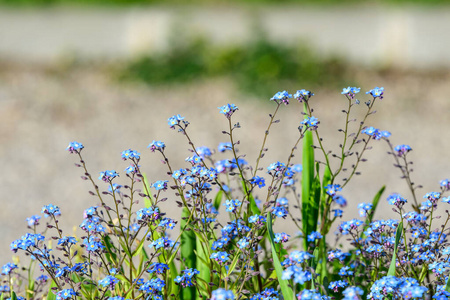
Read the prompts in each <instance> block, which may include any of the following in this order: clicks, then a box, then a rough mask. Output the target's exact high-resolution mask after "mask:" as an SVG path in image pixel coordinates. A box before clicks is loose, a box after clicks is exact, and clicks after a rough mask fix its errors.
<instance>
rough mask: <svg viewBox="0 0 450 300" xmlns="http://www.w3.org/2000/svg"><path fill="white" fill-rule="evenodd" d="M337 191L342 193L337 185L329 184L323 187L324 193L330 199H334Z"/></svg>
mask: <svg viewBox="0 0 450 300" xmlns="http://www.w3.org/2000/svg"><path fill="white" fill-rule="evenodd" d="M339 191H342V188H341V186H340V185H339V184H329V185H327V186H325V192H326V193H327V194H328V195H330V196H331V197H334V196H335V195H336V193H337V192H339Z"/></svg>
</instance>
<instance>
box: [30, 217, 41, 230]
mask: <svg viewBox="0 0 450 300" xmlns="http://www.w3.org/2000/svg"><path fill="white" fill-rule="evenodd" d="M40 219H41V216H38V215H33V216H31V217H29V218H27V223H28V226H30V227H31V226H37V225H39V220H40Z"/></svg>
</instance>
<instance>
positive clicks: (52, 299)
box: [47, 280, 57, 300]
mask: <svg viewBox="0 0 450 300" xmlns="http://www.w3.org/2000/svg"><path fill="white" fill-rule="evenodd" d="M54 287H57V285H56V283H55V282H54V281H53V280H52V282H51V283H50V288H49V289H48V294H47V300H56V295H55V294H54V293H53V288H54Z"/></svg>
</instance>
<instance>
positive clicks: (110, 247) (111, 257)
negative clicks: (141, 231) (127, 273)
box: [102, 235, 117, 265]
mask: <svg viewBox="0 0 450 300" xmlns="http://www.w3.org/2000/svg"><path fill="white" fill-rule="evenodd" d="M102 240H103V244H104V245H105V248H106V251H107V253H106V255H105V256H106V259H107V260H108V261H109V262H110V263H112V264H113V265H116V263H117V254H116V253H115V252H114V250H116V247H115V246H114V244H113V243H112V241H111V238H110V237H109V236H108V235H105V236H103V238H102Z"/></svg>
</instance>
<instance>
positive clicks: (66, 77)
mask: <svg viewBox="0 0 450 300" xmlns="http://www.w3.org/2000/svg"><path fill="white" fill-rule="evenodd" d="M359 78H361V81H360V84H361V88H362V90H364V91H366V90H368V89H370V88H372V87H374V86H384V87H385V89H386V97H385V99H384V100H382V101H381V103H378V105H377V110H378V113H377V114H375V115H373V116H372V117H371V118H370V119H369V121H368V125H373V126H375V127H378V128H381V129H383V130H389V131H391V132H392V139H391V140H392V142H393V143H394V144H403V143H409V144H410V145H411V147H412V148H413V149H414V151H413V152H412V153H411V158H412V159H413V160H414V161H415V164H414V167H415V169H416V170H417V171H415V172H414V174H413V178H414V179H416V182H417V183H420V184H423V185H424V186H425V187H426V188H425V189H423V190H421V191H419V193H418V194H419V196H420V197H421V196H422V195H423V194H424V193H425V192H428V191H437V190H438V184H439V180H441V179H443V178H449V177H450V160H449V159H448V157H447V156H448V149H449V146H450V142H449V133H448V130H449V128H450V119H449V118H448V113H449V112H450V101H449V100H448V95H449V94H450V85H449V84H448V83H449V82H450V81H449V80H450V75H449V74H442V75H440V76H430V75H429V74H428V75H423V74H422V75H421V74H401V75H397V76H391V75H389V76H380V75H373V74H372V75H367V74H361V75H360V76H359ZM255 88H258V87H255ZM299 88H307V87H303V86H299ZM280 89H282V87H280ZM274 92H276V91H274ZM271 96H272V95H267V98H270V97H271ZM313 99H314V100H313V101H314V103H313V106H314V107H315V108H316V116H317V117H318V118H319V120H321V129H322V131H321V134H322V136H323V137H324V143H325V144H326V145H329V146H330V147H332V148H336V146H337V145H338V144H339V139H338V137H339V134H338V133H337V132H336V131H335V129H333V128H336V127H337V126H340V125H342V124H343V119H342V118H341V117H342V116H341V115H342V113H341V112H340V111H341V110H342V109H344V108H345V100H344V98H343V96H341V95H340V91H316V96H315V97H314V98H313ZM361 99H368V97H366V95H361ZM226 103H234V104H236V105H237V106H238V107H239V111H238V114H237V115H236V118H237V119H236V120H239V122H240V124H241V125H242V130H239V132H238V133H237V134H238V138H239V139H240V140H241V142H242V145H241V153H249V154H248V156H247V157H246V159H247V160H248V161H249V162H253V161H255V156H256V153H257V150H258V149H259V147H260V144H261V142H262V138H263V132H264V128H266V126H267V122H268V117H267V115H268V114H269V113H270V112H272V111H273V110H274V107H275V105H274V104H273V103H269V101H268V100H264V101H258V99H252V98H251V97H243V96H242V95H240V94H239V93H237V92H236V91H235V89H234V88H233V86H232V84H231V83H230V82H228V81H227V80H225V79H220V80H210V81H206V82H198V83H195V84H190V85H183V86H175V87H147V86H143V85H140V84H137V83H136V84H135V83H130V84H119V83H117V82H116V81H115V80H114V79H112V78H111V76H110V75H109V71H108V69H105V68H96V67H79V68H74V69H68V70H50V69H42V68H30V67H21V66H13V67H11V66H10V67H4V68H1V70H0V122H1V126H0V165H1V166H2V168H1V171H0V191H1V196H0V203H1V207H2V209H1V218H0V228H1V231H0V240H2V241H3V245H0V255H1V258H0V263H6V262H8V261H10V258H9V256H10V253H9V244H10V242H11V241H13V240H14V239H16V238H19V237H20V236H21V235H23V234H24V233H25V232H26V223H25V219H26V218H27V217H29V216H31V215H33V214H39V213H40V210H41V208H42V206H43V205H45V204H49V203H53V204H55V205H58V206H59V207H60V208H61V211H62V214H63V217H62V218H61V222H60V224H61V225H62V228H63V229H64V230H65V233H66V234H71V233H72V230H73V227H76V226H78V225H79V224H80V223H81V221H82V212H83V210H84V209H85V208H87V207H89V206H91V205H95V204H96V201H95V199H94V198H93V197H92V196H89V194H88V190H89V189H90V186H89V184H88V183H87V182H85V181H82V180H81V179H80V176H81V175H82V173H81V170H80V169H78V168H75V167H74V165H73V164H74V162H76V157H75V156H71V155H69V154H68V153H67V152H66V151H65V148H66V147H67V144H68V143H69V142H70V141H74V140H76V141H79V142H82V143H83V144H84V145H85V146H86V149H85V150H84V151H83V153H84V156H85V160H86V161H87V163H88V168H89V170H90V172H91V173H92V174H94V175H96V174H98V172H100V171H104V170H106V169H116V170H118V171H119V172H120V171H122V170H123V169H124V168H125V167H126V166H127V163H126V162H123V161H122V160H121V158H120V153H121V151H123V150H125V149H129V148H131V149H135V150H138V151H140V152H141V153H142V169H143V170H144V171H145V172H146V173H147V174H148V175H149V178H150V180H151V181H156V180H161V179H165V178H164V176H165V175H164V174H165V172H166V170H165V169H164V166H162V165H161V163H160V162H159V160H160V158H159V157H158V156H157V155H156V154H153V153H151V152H150V151H148V150H147V149H146V146H147V145H148V143H149V142H151V141H152V140H154V139H155V140H163V141H165V142H166V144H167V155H168V156H169V158H170V159H171V163H172V164H173V165H175V166H176V167H183V166H185V165H184V158H185V157H187V156H188V155H189V152H188V151H187V148H188V145H187V143H186V142H185V140H184V138H183V136H181V135H180V134H177V133H176V132H175V131H172V130H170V129H169V128H168V126H167V122H166V120H167V118H168V117H170V116H172V115H174V114H177V113H180V114H182V115H183V116H185V117H186V119H187V120H189V121H190V122H191V125H190V126H189V129H190V133H191V136H192V138H193V140H194V141H195V143H197V146H202V145H206V146H210V147H216V146H217V144H218V143H219V142H224V141H226V139H225V138H226V137H225V136H224V135H222V134H221V133H220V132H221V131H222V130H224V129H225V128H226V126H227V122H226V120H225V118H224V117H223V116H222V115H220V114H219V113H218V110H217V106H221V105H224V104H226ZM300 109H301V108H300V106H299V105H298V104H296V103H292V105H289V106H287V107H283V109H282V110H281V112H280V114H279V117H280V119H281V123H280V124H277V125H276V126H274V128H273V130H272V131H271V133H270V138H269V143H268V147H269V153H268V154H267V156H266V157H265V158H264V159H263V161H262V165H263V166H264V167H266V166H267V165H268V164H270V163H271V162H273V161H276V160H281V161H284V160H285V159H286V156H287V154H288V153H289V151H290V149H291V147H292V144H293V142H294V141H295V139H296V138H297V134H298V131H297V126H298V125H299V120H300V118H301V115H300ZM356 109H357V110H359V111H360V112H362V111H363V109H364V106H363V105H361V106H360V107H356ZM373 146H374V149H373V150H372V151H371V153H369V155H368V158H369V161H368V162H366V163H365V164H364V165H363V168H362V172H363V176H361V177H360V178H356V179H355V181H353V183H352V184H349V185H348V188H347V189H346V190H344V192H343V194H344V196H345V197H346V198H347V199H348V201H349V210H348V211H347V212H346V213H345V214H344V218H345V219H350V218H353V217H357V216H356V214H355V211H356V210H355V207H356V205H357V204H358V203H359V202H362V201H366V202H368V201H370V200H371V198H372V197H373V195H374V194H375V193H376V191H377V190H378V189H379V188H380V187H381V186H382V184H387V191H386V194H385V196H387V195H388V194H389V193H392V192H400V193H403V194H404V195H405V196H406V197H409V194H408V192H407V190H406V186H405V184H404V183H403V182H402V181H401V180H400V179H399V172H398V171H397V170H394V168H393V167H392V162H393V161H392V158H390V157H388V156H387V155H386V154H385V152H386V150H387V147H386V144H385V143H384V142H379V143H374V145H373ZM296 159H297V161H295V162H296V163H300V162H301V161H300V155H298V156H297V157H296ZM123 177H124V176H123ZM121 180H125V178H121ZM384 198H385V197H384ZM171 201H173V198H171V197H169V200H168V201H167V202H166V205H167V206H166V208H167V209H168V210H169V211H170V210H173V207H174V205H173V202H171ZM383 209H384V210H385V211H379V212H378V213H379V215H380V216H381V215H382V216H383V217H386V215H387V214H390V213H391V212H390V208H387V206H385V205H383ZM176 214H177V213H175V215H176ZM169 215H170V212H169ZM175 215H172V216H173V217H175ZM281 227H282V226H281ZM280 230H281V228H280ZM286 230H287V229H286ZM79 233H80V232H79Z"/></svg>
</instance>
